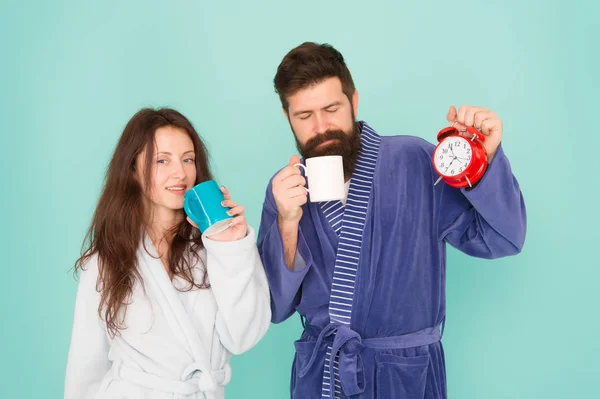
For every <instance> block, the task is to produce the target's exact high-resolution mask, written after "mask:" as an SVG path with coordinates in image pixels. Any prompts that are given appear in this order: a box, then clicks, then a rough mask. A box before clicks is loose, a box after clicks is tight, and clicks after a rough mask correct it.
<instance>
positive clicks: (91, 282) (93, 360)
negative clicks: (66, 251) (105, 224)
mask: <svg viewBox="0 0 600 399" xmlns="http://www.w3.org/2000/svg"><path fill="white" fill-rule="evenodd" d="M97 279H98V262H97V258H96V257H93V258H91V259H90V261H89V262H87V264H86V265H85V269H84V270H82V271H81V273H80V279H79V287H78V289H77V298H76V300H75V316H74V320H73V329H72V333H71V344H70V347H69V356H68V361H67V372H66V377H65V395H64V397H65V399H84V398H90V399H91V398H94V397H95V395H96V393H97V391H98V390H99V388H100V384H101V383H102V379H103V378H104V376H105V374H106V373H107V372H108V370H109V369H110V362H109V360H108V351H109V348H110V344H109V341H108V335H107V333H106V329H105V324H104V323H103V322H102V321H101V319H100V317H99V316H98V305H99V304H100V293H99V292H98V291H97V290H96V286H97Z"/></svg>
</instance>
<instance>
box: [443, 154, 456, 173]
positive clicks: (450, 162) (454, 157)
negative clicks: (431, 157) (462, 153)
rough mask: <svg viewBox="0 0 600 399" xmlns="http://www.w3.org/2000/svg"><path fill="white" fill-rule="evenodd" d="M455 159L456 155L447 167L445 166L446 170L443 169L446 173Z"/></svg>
mask: <svg viewBox="0 0 600 399" xmlns="http://www.w3.org/2000/svg"><path fill="white" fill-rule="evenodd" d="M455 159H456V157H454V159H453V160H452V162H450V164H448V167H447V168H446V170H445V171H444V173H446V172H447V171H448V169H450V166H452V164H453V163H454V160H455Z"/></svg>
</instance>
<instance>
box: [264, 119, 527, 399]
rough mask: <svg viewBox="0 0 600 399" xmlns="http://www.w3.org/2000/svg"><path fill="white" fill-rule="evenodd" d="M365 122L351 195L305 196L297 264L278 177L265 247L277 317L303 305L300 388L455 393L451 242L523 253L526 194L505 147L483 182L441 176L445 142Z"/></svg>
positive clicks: (342, 394)
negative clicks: (449, 320)
mask: <svg viewBox="0 0 600 399" xmlns="http://www.w3.org/2000/svg"><path fill="white" fill-rule="evenodd" d="M359 126H360V131H361V151H360V155H359V159H358V162H357V166H356V170H355V172H354V173H353V175H352V178H351V180H350V187H349V192H348V197H347V201H346V203H345V204H343V203H342V202H340V201H330V202H320V203H319V202H317V203H311V202H309V203H307V204H305V205H304V206H303V212H304V213H303V215H302V219H301V220H300V225H299V234H298V252H297V255H296V261H295V266H294V269H293V270H289V269H288V268H287V267H286V264H285V260H284V251H283V243H282V238H281V234H280V232H279V228H278V224H277V206H276V204H275V200H274V198H273V193H272V186H271V184H272V180H271V181H270V182H269V185H268V187H267V190H266V198H265V201H264V207H263V212H262V218H261V225H260V230H259V237H258V245H259V251H260V254H261V257H262V260H263V263H264V266H265V270H266V273H267V277H268V280H269V285H270V289H271V308H272V321H273V322H274V323H280V322H282V321H284V320H286V319H287V318H289V317H290V316H291V315H292V314H294V312H298V313H299V314H300V316H301V319H302V323H303V326H304V332H303V333H302V336H301V337H300V339H299V340H298V341H296V342H295V348H296V354H295V357H294V364H293V367H292V376H291V385H290V387H291V397H292V398H298V399H308V398H321V397H322V398H352V399H367V398H368V399H384V398H385V399H392V398H393V399H417V398H418V399H423V398H426V399H442V398H443V399H445V398H446V373H445V364H444V352H443V348H442V343H441V341H440V340H441V336H442V333H443V326H444V320H445V316H446V300H445V294H446V244H450V245H452V246H453V247H455V248H457V249H459V250H460V251H462V252H464V253H466V254H469V255H472V256H475V257H480V258H486V259H492V258H499V257H504V256H508V255H514V254H517V253H519V252H520V251H521V248H522V246H523V243H524V240H525V231H526V212H525V205H524V202H523V197H522V194H521V191H520V189H519V185H518V183H517V180H516V179H515V177H514V176H513V174H512V172H511V167H510V164H509V162H508V159H507V158H506V156H505V154H504V151H503V149H502V146H500V147H499V148H498V150H497V152H496V154H495V156H494V158H493V160H492V162H491V164H490V165H489V166H488V169H487V171H486V173H485V175H484V176H483V178H482V179H481V180H480V181H479V182H478V184H477V185H476V186H475V187H474V188H472V189H469V190H467V189H456V188H452V187H450V186H448V185H447V184H445V183H443V182H442V183H440V184H438V185H435V186H434V182H435V181H436V180H437V178H438V175H437V174H436V173H435V171H434V169H433V166H432V162H431V157H432V153H433V150H434V145H432V144H431V143H429V142H427V141H425V140H423V139H420V138H417V137H412V136H379V135H378V134H377V133H376V132H375V131H374V130H373V129H372V128H371V127H369V125H367V124H366V123H364V122H359Z"/></svg>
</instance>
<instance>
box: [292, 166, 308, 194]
mask: <svg viewBox="0 0 600 399" xmlns="http://www.w3.org/2000/svg"><path fill="white" fill-rule="evenodd" d="M294 166H301V167H302V169H304V174H305V175H306V176H308V169H307V168H306V166H304V165H302V164H301V163H297V164H295V165H294ZM304 189H305V190H306V192H307V193H310V191H308V188H306V187H304Z"/></svg>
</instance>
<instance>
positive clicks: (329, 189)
mask: <svg viewBox="0 0 600 399" xmlns="http://www.w3.org/2000/svg"><path fill="white" fill-rule="evenodd" d="M294 166H300V167H302V168H303V169H304V174H305V175H306V178H307V180H308V188H307V191H308V196H309V198H310V202H322V201H333V200H342V199H344V197H345V196H346V188H345V185H344V162H343V160H342V157H341V156H340V155H326V156H322V157H314V158H308V159H307V160H306V166H304V165H302V164H301V163H297V164H295V165H294Z"/></svg>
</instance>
